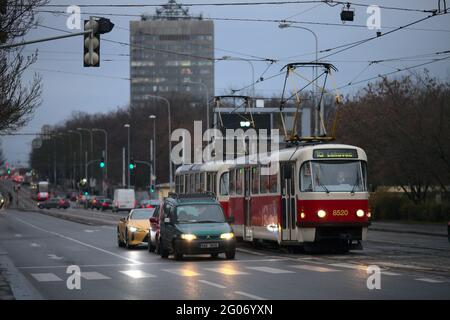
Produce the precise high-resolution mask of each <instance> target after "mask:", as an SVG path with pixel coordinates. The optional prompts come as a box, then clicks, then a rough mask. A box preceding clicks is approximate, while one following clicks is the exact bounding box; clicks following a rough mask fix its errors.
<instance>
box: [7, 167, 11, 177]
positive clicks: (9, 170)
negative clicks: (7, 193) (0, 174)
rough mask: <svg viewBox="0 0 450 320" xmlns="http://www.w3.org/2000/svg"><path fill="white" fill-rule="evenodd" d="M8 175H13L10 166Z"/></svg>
mask: <svg viewBox="0 0 450 320" xmlns="http://www.w3.org/2000/svg"><path fill="white" fill-rule="evenodd" d="M8 175H9V176H10V175H11V169H10V168H8Z"/></svg>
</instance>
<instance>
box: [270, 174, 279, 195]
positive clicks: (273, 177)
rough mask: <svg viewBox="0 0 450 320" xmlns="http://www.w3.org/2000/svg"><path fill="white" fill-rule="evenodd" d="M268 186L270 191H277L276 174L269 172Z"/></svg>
mask: <svg viewBox="0 0 450 320" xmlns="http://www.w3.org/2000/svg"><path fill="white" fill-rule="evenodd" d="M269 187H270V191H269V192H270V193H277V192H278V174H276V173H275V174H271V175H270V176H269Z"/></svg>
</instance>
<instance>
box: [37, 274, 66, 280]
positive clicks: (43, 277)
mask: <svg viewBox="0 0 450 320" xmlns="http://www.w3.org/2000/svg"><path fill="white" fill-rule="evenodd" d="M31 275H32V276H33V278H35V279H36V280H37V281H39V282H52V281H63V280H62V279H61V278H60V277H58V276H57V275H55V274H54V273H32V274H31Z"/></svg>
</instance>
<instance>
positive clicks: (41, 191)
mask: <svg viewBox="0 0 450 320" xmlns="http://www.w3.org/2000/svg"><path fill="white" fill-rule="evenodd" d="M49 189H50V185H49V183H48V181H39V182H38V184H37V188H36V200H37V201H45V200H48V198H49Z"/></svg>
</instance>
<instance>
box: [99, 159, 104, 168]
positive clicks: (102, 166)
mask: <svg viewBox="0 0 450 320" xmlns="http://www.w3.org/2000/svg"><path fill="white" fill-rule="evenodd" d="M104 167H105V158H103V157H102V158H101V159H100V168H102V169H103V168H104Z"/></svg>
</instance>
